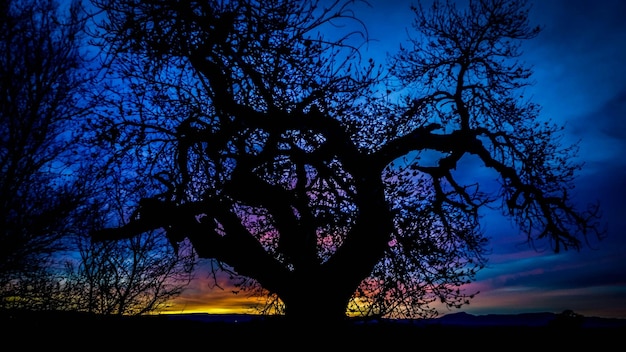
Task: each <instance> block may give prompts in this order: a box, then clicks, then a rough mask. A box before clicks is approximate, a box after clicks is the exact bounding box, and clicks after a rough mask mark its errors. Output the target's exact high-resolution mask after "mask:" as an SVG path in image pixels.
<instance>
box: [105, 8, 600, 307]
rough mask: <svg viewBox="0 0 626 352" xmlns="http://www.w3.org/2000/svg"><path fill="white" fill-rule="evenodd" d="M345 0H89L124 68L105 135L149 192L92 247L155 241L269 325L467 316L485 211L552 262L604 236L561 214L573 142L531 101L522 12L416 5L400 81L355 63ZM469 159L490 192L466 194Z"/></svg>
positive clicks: (401, 56) (397, 65)
mask: <svg viewBox="0 0 626 352" xmlns="http://www.w3.org/2000/svg"><path fill="white" fill-rule="evenodd" d="M352 3H353V2H351V1H347V2H345V3H344V2H341V1H336V2H332V3H329V4H327V3H326V2H317V1H288V0H285V1H267V2H256V1H249V0H235V1H189V2H177V1H173V2H172V1H160V0H124V1H107V0H96V1H94V4H95V5H96V6H98V7H99V8H101V9H103V10H105V13H106V18H105V19H104V20H103V22H102V23H101V27H100V32H99V34H100V39H101V41H100V44H101V45H102V48H103V49H104V50H106V51H107V52H108V53H110V54H111V57H112V58H113V59H112V61H111V64H110V67H111V68H112V70H111V71H110V80H111V82H112V83H111V84H110V85H109V86H108V88H109V89H108V94H107V97H108V98H107V99H106V103H107V105H106V106H107V110H105V111H106V113H103V114H102V116H101V118H100V119H99V120H98V122H97V123H98V125H97V126H96V128H95V130H98V131H100V132H101V133H102V139H103V140H106V141H108V143H110V146H111V148H113V149H114V150H115V151H116V152H117V154H116V155H117V157H118V160H124V162H125V163H128V164H126V165H128V166H129V167H127V168H131V167H132V177H134V180H135V181H134V182H137V183H142V184H143V185H144V187H141V188H139V189H141V193H142V194H141V196H136V197H135V198H137V202H136V211H135V213H134V215H133V216H132V217H130V219H129V221H128V222H123V223H120V224H119V226H118V227H115V226H113V227H110V228H107V229H103V230H102V231H98V232H96V233H95V234H94V236H96V238H97V239H100V240H112V239H121V238H126V237H132V236H134V235H137V234H141V233H144V232H146V231H150V230H152V229H157V228H162V229H164V230H165V231H166V235H167V237H168V238H169V239H170V240H171V241H172V242H173V243H178V242H180V241H183V240H184V239H188V240H189V241H190V242H191V243H192V245H193V247H194V249H195V250H196V251H197V253H198V255H200V256H201V257H204V258H214V259H216V260H217V261H219V262H220V263H224V264H225V265H227V266H228V267H230V268H232V269H233V270H234V271H235V272H236V273H238V274H240V275H242V276H243V277H248V278H252V279H254V282H255V283H256V284H258V286H256V287H261V288H262V289H263V290H265V292H267V293H268V294H269V296H270V297H271V298H273V300H270V302H274V303H278V304H279V306H278V307H276V308H277V309H276V311H278V312H282V313H285V314H287V315H288V316H292V317H296V318H297V317H309V318H310V317H311V316H312V315H316V314H317V315H320V316H323V317H325V318H341V317H343V316H345V314H346V313H350V314H359V315H369V316H392V317H395V316H403V317H417V316H428V315H432V314H435V313H436V311H435V310H434V309H433V303H434V302H435V301H439V302H441V303H443V304H444V305H447V306H451V307H459V306H461V305H463V304H466V303H468V299H469V298H471V297H472V295H473V293H472V292H470V293H467V292H465V291H464V290H463V287H464V285H465V284H467V283H469V282H471V281H472V280H473V278H474V275H475V274H476V272H477V271H478V270H479V269H480V268H482V267H483V265H484V263H485V258H484V251H485V246H486V244H487V239H486V238H485V237H484V236H483V233H482V231H481V228H480V214H481V213H480V210H481V209H483V208H485V207H487V206H495V207H499V208H501V209H502V210H503V211H504V213H505V214H506V215H508V216H510V217H511V218H513V219H515V220H516V221H517V222H518V223H519V225H520V226H521V228H522V229H523V230H525V231H526V234H527V236H528V238H529V240H532V239H546V240H548V241H550V243H551V244H552V245H553V246H554V249H555V250H556V251H558V250H560V249H562V248H564V249H568V248H576V249H578V248H579V246H580V244H581V241H580V239H581V236H587V235H592V234H596V235H601V231H600V229H599V227H598V224H597V222H596V220H597V217H598V213H597V208H596V207H591V208H590V209H586V210H583V211H582V212H579V211H578V210H577V209H575V208H574V207H573V205H572V204H571V201H570V190H571V187H572V182H573V176H574V172H575V171H576V170H577V169H578V168H579V165H574V164H572V163H571V160H572V159H571V156H572V155H574V154H575V152H576V149H575V146H572V147H562V146H561V145H560V144H559V140H558V132H559V130H560V127H558V126H552V125H551V124H549V123H544V122H542V121H540V120H539V119H538V108H537V106H535V105H534V104H532V103H530V102H526V101H524V100H523V99H521V98H520V94H522V88H523V87H524V86H525V85H526V84H528V79H529V78H530V74H531V71H530V70H529V69H528V68H526V67H525V66H524V65H523V64H522V63H519V62H516V61H515V59H516V58H517V57H518V56H519V54H520V53H519V43H520V41H522V40H525V39H530V38H533V37H534V36H535V35H536V34H537V33H538V31H537V29H535V28H531V27H529V25H528V18H527V14H528V9H527V4H526V2H525V1H519V0H512V1H506V0H484V1H471V2H470V4H469V6H468V7H467V8H466V9H463V10H459V9H457V8H456V7H455V6H454V4H452V3H440V2H439V1H435V2H434V3H433V6H432V8H431V9H430V10H428V11H425V10H424V9H423V8H421V6H420V7H416V8H414V11H415V14H416V22H415V26H414V29H415V31H416V32H417V33H418V34H420V35H422V36H420V37H417V38H412V39H410V40H409V47H405V48H402V49H401V50H400V51H399V52H398V54H397V55H396V56H394V57H393V60H392V61H391V65H390V67H389V72H390V73H391V74H392V76H390V77H389V78H390V80H389V81H385V77H384V76H383V75H382V74H383V73H384V70H383V68H382V67H380V66H377V65H376V64H375V63H374V62H373V61H372V60H364V61H362V60H360V59H361V57H360V53H359V45H361V44H363V43H366V42H367V36H366V33H367V31H366V28H365V27H359V26H361V25H363V24H362V23H361V22H359V20H358V17H357V16H356V13H355V12H353V8H352V7H350V5H352ZM338 24H344V25H345V26H344V27H341V26H338ZM337 28H345V29H346V31H345V32H342V31H341V30H338V29H337ZM355 28H356V30H354V29H355ZM385 82H388V86H389V87H391V88H389V89H390V91H389V92H387V93H391V94H386V93H380V92H379V91H378V89H379V87H380V86H381V85H382V83H385ZM391 84H398V85H397V86H393V85H391ZM396 95H397V96H400V97H401V98H400V99H399V100H397V101H393V100H392V99H391V98H390V96H396ZM476 163H479V164H480V165H482V166H483V167H484V168H486V169H489V170H491V171H492V173H493V175H494V177H496V178H497V179H498V180H499V181H500V190H499V192H495V193H491V192H488V190H484V189H481V188H480V187H479V184H478V183H476V182H473V181H469V182H468V180H471V177H469V176H468V174H467V173H466V172H468V171H469V170H470V169H471V168H470V167H469V166H471V165H475V164H476ZM120 165H122V164H120ZM135 190H138V189H137V188H135ZM498 200H500V201H501V203H497V202H496V201H498ZM252 286H253V287H255V286H254V285H252Z"/></svg>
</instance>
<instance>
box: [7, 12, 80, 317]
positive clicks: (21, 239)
mask: <svg viewBox="0 0 626 352" xmlns="http://www.w3.org/2000/svg"><path fill="white" fill-rule="evenodd" d="M67 5H68V7H67V9H64V10H60V9H59V7H58V4H57V3H56V2H54V1H46V0H42V1H39V0H33V1H3V2H2V5H1V6H2V7H1V8H0V16H1V17H0V52H2V54H1V55H0V91H2V94H0V202H1V203H0V228H2V230H1V233H0V292H1V296H2V297H1V299H0V305H2V306H4V305H5V304H13V303H18V304H19V305H22V304H24V302H28V304H30V305H42V307H47V306H48V305H47V304H46V303H44V302H45V301H46V299H44V297H43V296H46V295H45V294H43V293H42V292H41V291H39V290H38V288H42V287H46V286H50V285H52V286H54V284H53V282H55V279H54V278H55V277H54V275H52V274H51V273H50V271H49V270H47V269H48V268H49V266H50V265H51V262H50V261H51V259H52V254H53V253H55V252H57V251H59V250H60V249H62V248H63V247H64V246H63V243H62V241H61V239H62V237H63V236H64V235H65V234H66V232H68V231H71V229H73V227H72V225H73V224H72V222H71V221H68V219H69V218H71V217H72V216H74V215H75V214H76V212H77V211H78V209H79V207H80V205H81V204H84V202H85V200H86V197H87V194H86V188H85V187H83V186H84V185H83V181H84V180H81V179H80V176H78V174H77V173H78V168H77V167H76V168H75V166H76V165H79V160H80V158H79V157H78V156H77V155H76V154H75V153H72V148H71V146H72V145H73V143H74V142H75V141H76V135H75V133H74V132H75V131H76V130H75V129H73V128H72V123H75V122H76V121H80V117H81V116H84V115H85V111H86V110H85V104H82V103H81V101H80V97H79V94H78V93H79V92H80V89H81V86H82V85H83V84H84V83H85V80H86V78H87V76H86V75H85V74H81V73H80V72H79V70H78V68H79V67H81V66H82V63H83V57H82V56H81V54H80V52H79V48H80V43H81V38H80V33H81V32H82V30H83V25H84V18H82V17H81V16H80V14H79V7H78V3H77V2H72V3H71V4H67ZM66 10H67V11H66ZM45 273H47V274H50V275H52V276H50V277H48V278H44V274H45ZM47 279H50V282H48V284H43V281H45V280H47ZM42 280H43V281H42ZM31 288H32V290H31ZM16 294H17V295H18V297H19V300H17V301H16V300H12V302H13V303H9V301H7V299H11V298H14V297H15V296H16ZM31 294H32V295H31ZM29 297H30V298H32V299H29ZM48 298H49V297H48Z"/></svg>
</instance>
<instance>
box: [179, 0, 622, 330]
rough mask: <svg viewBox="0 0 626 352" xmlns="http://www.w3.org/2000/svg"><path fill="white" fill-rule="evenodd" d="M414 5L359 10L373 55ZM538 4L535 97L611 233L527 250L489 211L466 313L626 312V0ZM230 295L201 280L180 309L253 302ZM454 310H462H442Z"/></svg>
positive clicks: (388, 44)
mask: <svg viewBox="0 0 626 352" xmlns="http://www.w3.org/2000/svg"><path fill="white" fill-rule="evenodd" d="M411 3H412V1H406V0H400V1H389V0H386V1H385V0H372V1H370V4H371V7H368V6H364V5H357V6H356V7H355V11H356V15H357V16H358V17H359V18H361V19H362V20H363V21H364V22H365V24H366V25H367V27H368V31H369V35H370V37H371V38H372V39H374V40H375V41H373V42H372V43H370V44H369V46H368V48H367V50H368V54H369V55H371V56H374V57H376V58H377V60H379V61H381V62H383V61H384V57H385V53H387V52H390V53H393V52H395V51H396V49H397V48H398V46H399V44H400V43H403V42H404V41H405V39H406V30H407V29H408V30H410V23H411V21H412V20H413V13H412V12H411V11H410V9H409V5H410V4H411ZM531 3H532V4H533V7H532V10H531V14H530V16H531V23H532V24H535V25H540V26H542V27H543V31H542V32H541V33H540V34H539V36H538V37H537V38H535V39H532V40H531V41H529V42H527V43H526V44H525V45H524V47H523V48H524V49H523V50H524V56H523V57H522V59H523V60H524V61H526V62H527V63H528V64H530V65H532V66H533V67H534V72H535V74H534V76H533V81H534V82H535V84H534V85H533V86H532V87H529V88H528V89H527V96H528V97H532V100H533V102H535V103H538V104H539V105H541V106H542V117H545V118H551V119H552V120H553V121H555V122H558V123H562V124H564V125H565V127H566V130H565V133H566V136H565V137H566V138H565V140H564V143H569V142H574V141H577V140H581V143H580V152H579V157H580V158H581V159H582V160H584V162H585V165H584V168H583V170H582V171H581V172H580V173H579V175H578V178H577V182H576V185H577V186H576V189H575V191H576V195H575V199H576V200H578V202H579V203H580V204H581V207H584V206H585V204H586V203H588V202H595V201H599V202H600V204H601V206H602V209H603V215H604V221H605V222H606V223H607V226H608V233H607V238H606V239H605V240H603V241H601V242H597V241H592V242H591V243H590V245H589V246H586V247H584V248H583V249H582V250H581V251H580V252H576V251H572V252H561V253H559V254H554V253H553V252H551V251H550V249H549V248H548V247H547V246H544V245H545V244H544V243H537V247H536V248H532V247H529V245H528V244H527V243H526V242H525V238H524V237H523V236H522V235H520V234H518V232H517V229H516V228H515V227H513V226H512V225H510V224H509V222H508V221H507V220H505V219H503V218H501V217H499V216H497V215H489V216H487V217H486V218H485V219H484V222H483V224H484V226H485V230H486V234H487V236H489V237H491V242H490V246H491V250H492V252H491V254H490V255H489V256H488V260H489V263H488V267H487V268H485V269H483V270H482V271H481V272H480V273H479V275H478V278H477V281H476V282H475V283H473V284H472V286H471V288H470V289H477V290H480V291H481V293H480V294H479V295H478V296H476V298H474V300H472V301H471V303H470V305H468V306H465V307H464V308H463V309H461V310H460V311H465V312H468V313H472V314H490V313H493V314H501V313H523V312H545V311H549V312H555V313H559V312H561V311H563V310H566V309H571V310H573V311H575V312H576V313H579V314H583V315H585V316H602V317H620V318H626V260H625V259H624V256H626V230H625V229H626V158H625V157H624V152H626V21H625V20H624V18H626V1H620V0H603V1H591V0H542V1H540V0H535V1H534V2H533V1H531ZM424 4H426V2H424ZM477 171H479V170H477ZM199 276H201V275H199ZM228 295H232V293H230V290H224V291H221V290H219V289H217V290H210V289H209V288H208V287H207V284H206V283H201V282H196V283H194V284H193V286H192V288H191V289H190V290H188V291H187V292H186V293H185V294H183V296H182V297H180V298H179V299H178V300H177V301H176V305H175V306H176V307H178V308H180V309H188V310H189V309H191V310H196V308H194V307H196V304H198V305H202V304H206V303H207V302H213V304H212V305H213V306H219V305H220V303H219V302H222V301H221V300H222V299H223V302H224V303H222V304H225V302H227V301H228V302H230V303H229V304H234V306H233V307H237V304H243V305H245V304H247V303H246V302H245V301H244V300H243V297H237V299H236V300H231V299H229V298H228V297H227V296H228ZM231 298H232V297H231ZM235 301H236V302H238V303H235ZM249 303H254V302H249ZM184 307H186V308H184ZM200 310H201V309H200ZM231 311H232V310H230V311H229V312H231ZM450 312H458V310H454V311H447V310H445V309H444V310H442V311H441V313H444V314H445V313H450Z"/></svg>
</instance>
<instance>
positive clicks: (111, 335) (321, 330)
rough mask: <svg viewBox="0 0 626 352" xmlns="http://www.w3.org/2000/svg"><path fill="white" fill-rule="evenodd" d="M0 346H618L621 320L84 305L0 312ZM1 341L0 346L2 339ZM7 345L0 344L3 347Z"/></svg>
mask: <svg viewBox="0 0 626 352" xmlns="http://www.w3.org/2000/svg"><path fill="white" fill-rule="evenodd" d="M0 323H1V324H2V325H1V326H2V329H1V330H0V337H1V339H2V341H3V346H11V347H13V350H30V349H31V348H32V349H41V348H45V349H50V348H54V349H55V350H57V349H58V350H60V351H73V350H76V351H78V350H80V351H88V350H91V349H94V348H97V349H98V350H101V349H105V348H106V349H114V350H115V351H167V350H178V349H180V348H185V349H187V348H193V349H194V350H202V351H209V350H214V349H220V350H229V351H239V350H248V349H255V350H259V351H261V350H265V349H267V348H271V349H273V350H279V351H283V350H285V351H287V350H289V351H300V350H307V351H309V350H319V349H324V350H338V349H339V350H340V349H350V350H351V351H352V350H364V351H368V350H384V351H390V350H392V349H402V350H411V351H413V350H415V351H417V350H420V349H421V348H422V347H428V348H429V349H430V348H437V349H443V350H445V351H448V350H454V349H463V350H468V349H469V350H470V351H473V350H477V351H492V350H493V351H502V350H507V349H509V348H511V347H513V348H514V349H516V350H517V349H518V348H538V347H539V348H541V349H542V350H543V349H546V348H558V350H563V349H570V348H573V349H576V350H579V349H587V348H590V349H592V350H603V349H605V348H606V349H608V348H611V349H612V350H614V349H616V348H617V349H618V350H619V349H623V348H624V344H626V324H620V325H615V326H610V327H606V326H605V327H583V326H582V325H581V324H573V323H572V322H565V323H561V324H549V325H546V326H524V325H520V326H514V325H507V326H455V325H447V324H445V325H444V324H427V325H415V324H409V323H406V322H378V323H367V324H364V323H362V322H361V323H358V322H349V323H343V324H340V325H328V324H325V323H318V324H313V323H312V322H307V323H293V322H287V321H284V320H282V319H264V320H262V319H256V318H253V319H248V320H246V321H244V322H237V323H236V322H224V321H209V322H207V321H200V320H194V319H171V318H168V317H167V316H144V317H104V316H94V315H90V314H82V313H59V312H56V313H53V312H38V313H35V312H10V313H7V312H4V313H2V314H0ZM0 348H2V347H0ZM2 349H3V350H5V349H4V348H2Z"/></svg>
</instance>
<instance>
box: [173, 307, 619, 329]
mask: <svg viewBox="0 0 626 352" xmlns="http://www.w3.org/2000/svg"><path fill="white" fill-rule="evenodd" d="M162 317H166V319H168V320H172V321H195V322H205V323H245V322H255V321H263V320H265V319H266V318H265V317H263V316H259V315H249V314H208V313H190V314H167V315H162ZM359 323H361V324H376V323H385V324H403V325H406V324H408V325H415V326H448V327H498V326H500V327H549V326H552V327H557V326H562V327H581V328H619V327H623V328H626V319H611V318H598V317H585V316H582V315H578V314H575V313H573V312H571V311H566V312H563V313H559V314H556V313H521V314H487V315H472V314H468V313H465V312H460V313H452V314H446V315H444V316H441V317H437V318H431V319H417V320H375V321H367V320H361V321H359Z"/></svg>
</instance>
